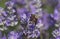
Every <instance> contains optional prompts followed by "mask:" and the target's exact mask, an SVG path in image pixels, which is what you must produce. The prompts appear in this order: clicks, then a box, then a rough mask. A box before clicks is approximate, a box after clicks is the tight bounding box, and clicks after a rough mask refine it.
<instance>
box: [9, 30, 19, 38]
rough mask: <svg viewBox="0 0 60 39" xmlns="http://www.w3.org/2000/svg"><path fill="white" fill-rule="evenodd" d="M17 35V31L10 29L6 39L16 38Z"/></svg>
mask: <svg viewBox="0 0 60 39" xmlns="http://www.w3.org/2000/svg"><path fill="white" fill-rule="evenodd" d="M18 37H19V35H18V33H17V32H15V31H11V32H10V33H9V34H8V39H17V38H18Z"/></svg>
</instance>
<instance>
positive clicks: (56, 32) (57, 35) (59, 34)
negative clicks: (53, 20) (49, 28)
mask: <svg viewBox="0 0 60 39" xmlns="http://www.w3.org/2000/svg"><path fill="white" fill-rule="evenodd" d="M52 35H53V36H54V37H55V38H56V37H59V36H60V28H58V29H55V30H54V31H53V32H52Z"/></svg>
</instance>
